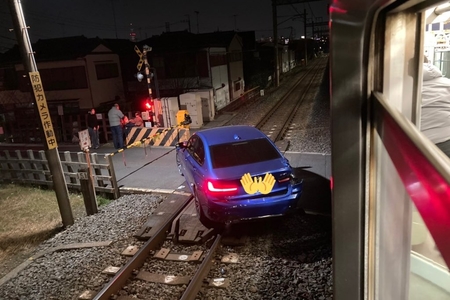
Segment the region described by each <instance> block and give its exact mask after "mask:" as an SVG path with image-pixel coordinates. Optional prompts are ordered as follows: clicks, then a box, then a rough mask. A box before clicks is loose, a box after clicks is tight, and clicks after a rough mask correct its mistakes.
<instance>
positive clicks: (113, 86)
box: [0, 45, 124, 110]
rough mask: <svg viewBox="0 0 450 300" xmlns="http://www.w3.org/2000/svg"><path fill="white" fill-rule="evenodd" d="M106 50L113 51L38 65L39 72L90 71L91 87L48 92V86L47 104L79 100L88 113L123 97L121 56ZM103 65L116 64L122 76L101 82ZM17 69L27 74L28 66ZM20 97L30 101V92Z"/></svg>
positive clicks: (87, 76)
mask: <svg viewBox="0 0 450 300" xmlns="http://www.w3.org/2000/svg"><path fill="white" fill-rule="evenodd" d="M102 51H108V52H110V50H107V48H105V47H104V46H101V45H100V46H99V47H97V48H96V49H95V50H94V51H93V53H92V54H89V55H87V56H86V57H85V58H80V59H77V60H62V61H47V62H38V63H37V67H38V70H44V69H54V68H67V67H76V66H83V67H84V68H85V71H86V80H87V88H82V89H67V90H54V91H49V90H46V89H45V85H44V91H45V95H46V98H47V101H58V102H64V101H68V100H75V101H78V104H79V107H80V109H81V110H85V109H90V108H92V107H97V106H98V105H99V104H100V103H102V102H106V101H111V100H114V99H115V97H116V96H119V97H121V98H123V97H124V88H123V81H122V76H121V72H120V63H119V56H118V55H117V54H112V53H105V52H102ZM101 63H116V64H117V66H118V70H119V72H118V73H119V74H118V77H116V78H108V79H100V80H99V79H97V74H96V68H95V65H96V64H101ZM15 70H16V72H18V71H23V70H24V66H23V65H22V64H20V65H16V66H15ZM0 93H1V92H0ZM20 94H21V95H22V96H21V97H23V98H24V99H26V98H28V97H29V94H30V93H29V92H21V93H15V95H16V97H19V95H20ZM0 97H2V96H0ZM2 98H3V97H2ZM19 102H25V100H23V101H20V100H19Z"/></svg>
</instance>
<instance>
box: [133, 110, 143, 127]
mask: <svg viewBox="0 0 450 300" xmlns="http://www.w3.org/2000/svg"><path fill="white" fill-rule="evenodd" d="M130 122H132V123H134V126H136V127H144V120H142V117H141V113H140V112H136V113H135V114H134V118H133V119H131V120H130Z"/></svg>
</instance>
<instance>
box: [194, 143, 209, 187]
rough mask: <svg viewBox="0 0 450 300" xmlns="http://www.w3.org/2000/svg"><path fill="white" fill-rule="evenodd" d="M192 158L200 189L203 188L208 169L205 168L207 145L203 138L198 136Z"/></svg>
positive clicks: (195, 178)
mask: <svg viewBox="0 0 450 300" xmlns="http://www.w3.org/2000/svg"><path fill="white" fill-rule="evenodd" d="M191 158H192V166H193V168H192V176H193V180H194V183H195V185H196V186H197V189H198V190H200V191H201V190H203V189H202V187H203V184H204V181H205V178H206V177H207V174H208V171H207V169H206V168H205V146H204V143H203V141H202V139H201V138H197V139H196V140H195V143H194V148H193V153H192V155H191Z"/></svg>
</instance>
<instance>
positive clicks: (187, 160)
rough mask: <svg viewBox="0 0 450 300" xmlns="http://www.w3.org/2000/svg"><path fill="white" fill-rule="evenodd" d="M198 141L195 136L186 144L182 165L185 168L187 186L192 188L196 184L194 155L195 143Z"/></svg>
mask: <svg viewBox="0 0 450 300" xmlns="http://www.w3.org/2000/svg"><path fill="white" fill-rule="evenodd" d="M197 139H198V137H197V136H196V135H193V136H192V137H191V138H190V139H189V140H188V142H187V144H186V149H185V150H184V153H183V154H184V155H183V159H182V161H181V165H182V167H183V174H184V177H185V179H186V182H187V184H188V185H189V186H190V187H192V185H193V184H194V176H193V172H194V169H195V165H194V164H193V161H194V160H193V158H192V155H193V153H194V149H195V148H194V145H195V141H196V140H197Z"/></svg>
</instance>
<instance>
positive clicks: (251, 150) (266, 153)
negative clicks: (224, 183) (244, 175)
mask: <svg viewBox="0 0 450 300" xmlns="http://www.w3.org/2000/svg"><path fill="white" fill-rule="evenodd" d="M209 149H210V151H211V161H212V167H213V168H214V169H218V168H227V167H234V166H239V165H246V164H253V163H258V162H263V161H267V160H272V159H277V158H280V157H281V156H280V153H279V152H278V151H277V149H276V148H274V146H273V145H272V144H271V143H270V142H269V141H268V140H267V139H265V138H261V139H256V140H250V141H245V142H234V143H229V144H220V145H214V146H210V147H209Z"/></svg>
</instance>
